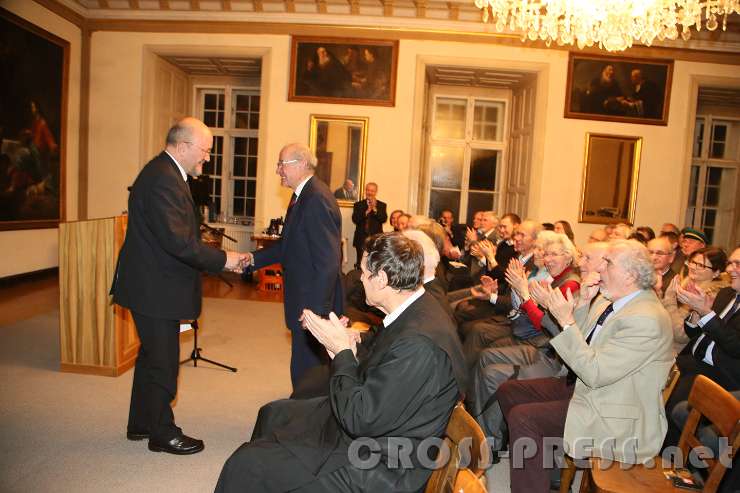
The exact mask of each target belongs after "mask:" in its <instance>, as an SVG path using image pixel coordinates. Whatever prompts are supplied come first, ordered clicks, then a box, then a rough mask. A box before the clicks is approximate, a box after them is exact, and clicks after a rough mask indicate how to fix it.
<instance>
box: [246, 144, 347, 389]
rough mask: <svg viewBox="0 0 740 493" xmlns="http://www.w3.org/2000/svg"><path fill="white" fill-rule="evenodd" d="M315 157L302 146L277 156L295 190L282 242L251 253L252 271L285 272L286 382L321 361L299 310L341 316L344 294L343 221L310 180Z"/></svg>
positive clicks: (322, 187)
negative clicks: (274, 267)
mask: <svg viewBox="0 0 740 493" xmlns="http://www.w3.org/2000/svg"><path fill="white" fill-rule="evenodd" d="M316 164H317V161H316V157H315V156H314V155H313V153H312V152H311V150H310V149H309V148H308V147H306V146H305V145H303V144H289V145H287V146H285V147H283V149H282V150H281V151H280V159H278V162H277V171H276V173H277V174H278V175H280V183H281V185H283V186H284V187H289V188H292V189H293V190H294V193H293V197H292V198H291V200H290V204H289V205H288V211H287V212H286V214H285V226H284V227H283V233H282V238H281V239H280V241H279V242H277V243H276V244H275V245H273V246H270V247H268V248H264V249H262V250H258V251H256V252H254V267H255V268H256V269H259V268H262V267H265V266H267V265H272V264H276V263H280V264H281V265H282V267H283V277H284V279H285V287H284V298H285V301H284V305H285V323H286V325H287V326H288V328H289V329H290V332H291V336H292V337H291V356H290V379H291V382H292V383H293V387H294V388H295V386H296V383H297V382H298V381H299V380H300V378H301V377H302V376H303V375H304V374H305V372H306V371H307V370H308V369H310V368H312V367H314V366H317V365H319V364H321V363H322V361H323V360H325V359H326V358H325V356H326V351H324V349H323V348H322V347H321V345H320V344H318V342H317V341H316V340H315V339H314V338H313V336H311V334H309V333H308V332H306V331H305V330H303V327H302V326H301V322H300V320H299V319H300V317H301V314H302V313H303V310H305V309H309V310H312V311H313V312H314V313H317V314H319V315H321V316H324V317H328V316H329V313H330V312H332V311H333V312H334V313H344V296H343V294H342V280H341V264H342V248H341V242H342V240H341V238H342V216H341V215H340V213H339V207H338V206H337V201H336V199H335V198H334V195H332V193H331V190H329V187H327V186H326V184H325V183H324V182H323V181H321V180H319V179H318V178H314V171H315V170H316Z"/></svg>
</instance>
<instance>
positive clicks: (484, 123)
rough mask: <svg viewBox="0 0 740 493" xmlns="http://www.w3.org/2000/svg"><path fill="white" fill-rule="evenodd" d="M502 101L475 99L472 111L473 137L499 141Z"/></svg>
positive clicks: (501, 128) (501, 122) (501, 125)
mask: <svg viewBox="0 0 740 493" xmlns="http://www.w3.org/2000/svg"><path fill="white" fill-rule="evenodd" d="M503 116H504V103H503V102H496V101H477V100H476V101H475V111H474V112H473V138H474V139H476V140H491V141H497V142H498V141H500V140H501V138H502V137H501V134H502V130H503Z"/></svg>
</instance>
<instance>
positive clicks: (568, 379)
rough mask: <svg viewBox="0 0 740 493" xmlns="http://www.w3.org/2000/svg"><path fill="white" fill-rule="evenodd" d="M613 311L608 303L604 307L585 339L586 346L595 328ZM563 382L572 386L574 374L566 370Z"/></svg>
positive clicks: (574, 379) (611, 304)
mask: <svg viewBox="0 0 740 493" xmlns="http://www.w3.org/2000/svg"><path fill="white" fill-rule="evenodd" d="M613 311H614V304H613V303H609V306H607V307H606V310H604V311H603V312H602V313H601V315H599V319H598V320H597V321H596V324H595V325H594V328H593V329H591V332H589V334H588V337H586V344H589V345H590V344H591V338H592V337H593V335H594V332H596V328H597V327H598V326H600V325H603V324H604V321H605V320H606V317H608V316H609V315H611V313H612V312H613ZM565 381H566V383H567V384H568V385H573V384H574V383H576V374H575V372H573V370H571V369H570V368H568V375H567V376H566V377H565Z"/></svg>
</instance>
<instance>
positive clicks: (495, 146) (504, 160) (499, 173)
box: [424, 90, 511, 224]
mask: <svg viewBox="0 0 740 493" xmlns="http://www.w3.org/2000/svg"><path fill="white" fill-rule="evenodd" d="M439 98H448V99H465V100H467V106H466V112H465V135H464V137H463V138H462V139H449V138H435V137H434V123H435V122H436V116H437V115H436V113H437V99H439ZM476 101H485V102H494V103H503V107H504V111H503V113H504V114H503V115H502V118H501V125H502V129H501V140H500V141H490V140H476V139H474V138H473V128H474V123H475V121H474V118H475V102H476ZM510 111H511V99H510V98H505V97H497V96H491V97H488V96H483V95H461V94H456V93H454V92H445V91H444V90H437V91H435V92H434V93H433V94H432V96H431V118H430V120H429V131H428V134H427V145H426V149H427V152H426V163H427V164H426V174H425V176H424V186H425V189H426V193H425V200H424V202H425V203H424V210H425V211H427V213H428V212H429V206H430V203H431V196H432V189H434V190H442V191H445V190H447V191H452V192H457V191H458V190H457V189H454V188H442V187H432V166H431V163H430V155H431V152H432V148H433V147H434V146H435V145H444V146H448V147H462V148H463V169H462V177H461V181H460V190H459V191H460V210H459V212H458V218H457V221H458V223H460V224H465V223H466V222H467V216H468V212H469V211H468V194H469V193H470V192H471V190H470V188H469V187H470V158H471V154H472V151H473V150H474V149H481V150H494V151H500V152H501V159H500V161H499V162H498V163H497V166H496V184H497V185H498V188H496V189H495V190H494V191H493V192H492V195H493V199H494V200H493V207H494V210H496V211H500V210H502V207H503V204H504V200H505V197H506V183H505V178H506V176H507V174H506V173H507V167H508V147H509V131H510V128H509V127H510V125H509V113H510Z"/></svg>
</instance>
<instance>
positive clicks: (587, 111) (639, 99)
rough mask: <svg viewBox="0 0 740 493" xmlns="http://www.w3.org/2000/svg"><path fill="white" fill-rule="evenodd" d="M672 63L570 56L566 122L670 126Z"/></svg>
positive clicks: (638, 59) (668, 61)
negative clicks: (576, 119)
mask: <svg viewBox="0 0 740 493" xmlns="http://www.w3.org/2000/svg"><path fill="white" fill-rule="evenodd" d="M672 76H673V61H672V60H652V59H650V60H648V59H640V58H622V57H608V56H595V55H580V54H576V53H571V54H570V57H569V58H568V82H567V85H566V95H565V118H581V119H586V120H606V121H615V122H625V123H642V124H648V125H667V124H668V106H669V102H670V96H671V78H672Z"/></svg>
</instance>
